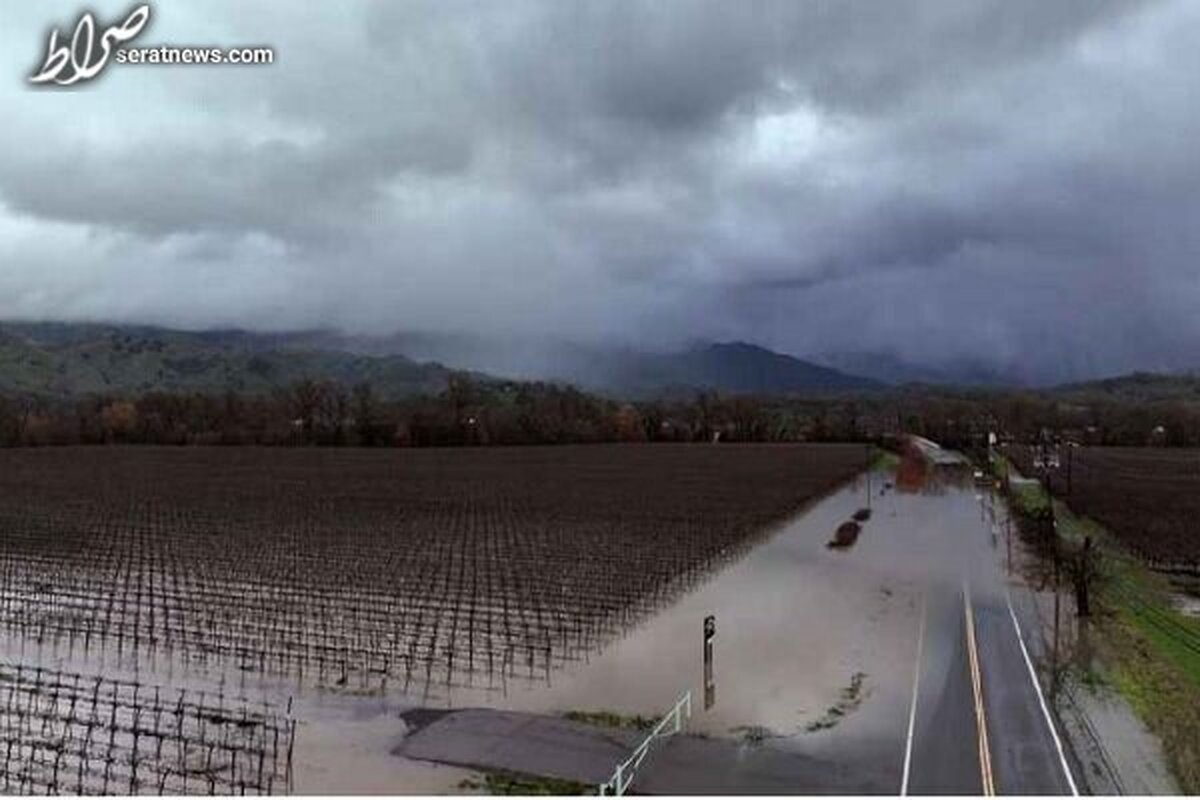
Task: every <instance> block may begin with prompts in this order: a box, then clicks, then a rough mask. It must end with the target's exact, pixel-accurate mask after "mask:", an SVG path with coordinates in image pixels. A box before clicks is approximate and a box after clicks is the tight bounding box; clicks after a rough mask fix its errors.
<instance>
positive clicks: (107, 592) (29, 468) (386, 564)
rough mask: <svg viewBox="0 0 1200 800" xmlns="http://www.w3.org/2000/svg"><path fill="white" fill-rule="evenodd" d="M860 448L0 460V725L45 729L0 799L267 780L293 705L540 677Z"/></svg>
mask: <svg viewBox="0 0 1200 800" xmlns="http://www.w3.org/2000/svg"><path fill="white" fill-rule="evenodd" d="M866 457H867V453H866V451H865V450H864V448H862V447H859V446H837V445H831V446H782V445H781V446H719V447H709V446H704V447H700V446H662V447H657V446H642V447H636V446H634V447H622V446H592V447H558V448H520V449H502V448H493V449H472V450H468V449H462V450H438V451H433V450H424V451H366V450H359V451H348V450H337V451H334V450H269V449H249V448H247V449H233V448H228V449H212V450H207V449H187V450H183V449H178V450H175V449H165V448H163V449H157V448H94V449H86V448H85V449H47V450H36V451H30V450H26V451H8V452H4V453H0V576H2V578H3V583H2V584H0V631H2V632H3V633H4V636H5V639H4V641H5V644H4V652H3V653H0V656H3V658H4V660H6V661H7V662H8V665H7V666H4V667H2V668H0V700H3V701H4V702H7V703H9V705H7V706H3V707H0V714H2V715H7V716H5V719H6V720H9V721H12V720H15V722H13V724H12V725H10V726H9V728H8V730H13V731H20V730H21V725H26V726H29V725H34V724H35V723H36V724H39V725H40V724H41V723H37V720H39V719H43V718H44V719H46V720H52V721H53V724H50V723H47V724H50V727H49V728H45V729H46V730H47V731H49V733H48V734H47V736H49V739H48V740H47V741H46V742H45V744H44V746H43V745H42V744H39V742H41V740H40V739H35V738H30V736H29V735H28V734H27V733H24V734H23V733H18V734H16V736H17V738H18V739H20V740H21V741H23V742H26V744H24V745H21V746H17V747H16V748H15V749H14V748H13V746H11V745H10V747H9V750H8V751H7V760H6V761H5V767H4V772H5V778H4V779H5V780H9V781H13V780H16V781H17V783H16V784H12V783H9V784H6V787H7V788H8V789H10V790H12V791H21V792H29V791H34V792H38V791H46V790H47V789H51V790H55V789H57V790H59V791H67V792H80V793H90V792H95V791H101V792H102V791H120V792H125V791H130V792H156V791H167V792H202V793H203V792H218V793H222V792H241V791H250V792H272V791H282V790H284V789H285V788H287V786H288V784H289V782H290V781H289V779H290V764H291V759H290V757H286V758H284V759H282V760H281V757H280V753H281V752H284V753H287V754H288V756H290V753H291V746H292V743H291V724H292V723H293V722H294V721H295V720H294V719H292V720H289V718H288V717H289V714H288V712H289V711H290V710H291V708H290V706H291V703H290V700H285V699H284V698H286V697H287V695H288V694H291V693H295V694H297V695H302V694H305V693H310V694H311V693H313V692H314V691H315V692H316V693H318V694H320V692H322V691H327V692H329V693H331V694H334V695H346V694H355V695H360V696H362V695H365V696H373V697H390V696H402V697H405V698H415V699H416V700H414V702H416V701H417V700H419V701H423V702H430V701H433V700H436V699H438V698H441V699H442V700H443V701H446V699H447V698H448V697H449V696H450V694H451V693H452V692H454V691H457V690H462V689H466V690H469V691H470V692H471V693H475V692H481V693H483V694H484V695H485V696H486V695H488V694H495V695H498V696H504V695H505V694H506V693H507V692H508V691H509V690H510V685H511V684H513V683H514V682H535V683H537V682H541V683H546V682H549V681H550V680H551V676H552V674H553V673H554V672H555V671H556V670H558V669H560V668H562V667H563V666H564V665H568V664H570V663H573V662H577V661H580V660H586V659H588V658H590V657H591V656H592V654H595V653H598V652H599V651H600V650H601V649H602V647H603V646H604V645H606V644H607V643H610V642H613V641H616V640H618V639H620V638H621V636H622V635H623V633H624V632H625V631H627V630H629V629H630V628H631V627H632V626H634V625H636V624H638V623H639V622H640V621H642V620H644V619H646V618H648V617H650V616H652V615H653V613H654V612H655V611H657V610H658V609H661V608H663V607H665V606H666V605H668V604H670V603H672V602H674V601H675V600H676V599H677V598H679V597H680V596H681V595H682V594H683V593H684V592H685V591H686V590H687V589H689V588H690V587H692V586H694V585H695V584H696V582H698V581H700V580H702V579H704V578H705V577H706V576H708V575H709V574H711V572H712V571H713V570H715V569H717V568H719V567H721V566H723V565H726V564H728V563H730V562H732V561H733V560H735V559H736V558H738V557H739V556H740V555H741V554H743V553H744V552H745V551H746V550H747V549H748V548H749V547H750V546H752V545H753V544H754V543H755V542H757V541H759V540H760V539H761V537H763V536H764V535H766V534H767V533H768V532H769V531H770V530H771V529H772V527H773V526H776V525H778V524H779V523H781V522H782V521H784V520H786V519H787V518H789V517H790V516H792V515H794V514H795V513H796V512H797V511H798V510H799V509H800V508H801V507H803V506H804V504H805V503H806V502H808V501H809V500H811V499H812V498H814V497H816V496H818V495H820V494H822V493H824V492H826V491H827V490H829V489H831V488H832V487H834V486H835V485H837V484H839V483H840V482H842V481H844V480H845V479H847V478H848V477H849V476H851V475H852V474H854V473H855V472H858V471H859V470H861V469H862V467H863V466H864V462H865V459H866ZM39 670H41V671H39ZM89 670H90V671H89ZM116 673H120V674H123V675H128V676H129V679H128V681H125V682H122V681H121V680H115V679H113V678H112V677H111V676H112V675H113V674H116ZM14 676H16V677H14ZM31 676H36V677H31ZM230 685H233V686H235V687H236V689H237V693H238V694H244V695H246V696H251V697H254V696H257V695H255V692H257V691H259V690H260V689H263V690H264V693H262V696H261V698H260V699H257V700H243V701H240V705H239V704H237V703H232V702H227V701H226V700H225V699H224V694H223V692H224V688H222V689H215V688H213V687H216V686H220V687H226V686H230ZM204 687H208V688H207V689H205V688H204ZM266 687H269V688H270V690H271V691H270V692H269V693H266V692H265V688H266ZM4 692H7V693H8V694H7V695H5V694H4ZM199 692H207V693H206V694H203V695H202V694H198V693H199ZM268 694H269V697H270V699H267V698H268ZM218 697H219V698H222V699H220V700H217V699H216V698H218ZM4 698H7V700H5V699H4ZM213 702H216V703H217V706H216V708H217V710H216V711H210V710H209V705H210V704H211V703H213ZM285 703H286V705H285ZM64 708H68V709H69V711H68V712H63V709H64ZM14 714H15V715H16V716H15V717H14V716H13V715H14ZM39 714H40V715H41V716H40V717H39V716H38V715H39ZM106 715H107V716H106ZM206 720H207V722H206ZM214 720H229V721H230V724H231V725H232V727H231V728H229V727H228V726H226V728H228V730H224V729H223V728H222V726H221V725H220V724H218V723H217V722H215V721H214ZM303 722H304V720H301V731H300V733H298V734H297V736H298V737H299V738H300V739H302V738H303V737H304V736H305V735H306V732H305V731H304V725H303ZM55 725H57V726H58V728H54V726H55ZM197 725H199V726H200V727H197ZM43 727H44V726H43ZM39 730H42V728H39ZM229 731H232V732H233V733H229ZM281 733H282V735H283V737H284V739H283V741H282V742H280V741H278V737H279V735H280V734H281ZM234 734H236V735H234ZM312 735H315V736H318V735H319V734H316V733H314V734H312ZM230 736H233V737H234V738H232V739H231V738H230ZM268 739H269V743H268V741H267V740H268ZM302 744H303V743H302V741H299V742H297V746H302ZM205 748H209V750H207V751H206V749H205ZM52 753H57V754H58V755H54V756H51V755H50V754H52ZM213 754H215V755H213ZM222 754H223V755H222ZM217 756H220V758H218V759H217V761H215V762H214V761H212V760H211V759H212V758H215V757H217ZM64 759H65V760H64ZM197 759H202V760H203V759H208V760H205V761H204V763H202V764H199V765H198V764H197V763H196V760H197ZM301 788H303V787H301Z"/></svg>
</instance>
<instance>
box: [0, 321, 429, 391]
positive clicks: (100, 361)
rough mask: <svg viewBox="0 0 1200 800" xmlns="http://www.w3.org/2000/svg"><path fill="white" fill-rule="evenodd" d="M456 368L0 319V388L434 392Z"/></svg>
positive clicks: (226, 336) (232, 338) (207, 336)
mask: <svg viewBox="0 0 1200 800" xmlns="http://www.w3.org/2000/svg"><path fill="white" fill-rule="evenodd" d="M449 374H450V370H449V369H448V368H446V367H444V366H442V365H440V364H421V363H417V362H415V361H412V360H411V359H408V358H406V357H404V356H401V355H388V356H378V357H372V356H363V355H356V354H353V353H345V352H335V351H327V350H302V349H289V348H286V347H282V348H273V347H271V346H269V345H268V344H266V343H264V342H260V341H257V340H255V339H254V336H253V335H252V334H242V333H238V332H217V333H187V332H180V331H169V330H162V329H155V328H140V327H139V328H125V327H111V326H93V325H87V326H70V325H13V324H8V325H0V392H4V393H18V394H34V395H44V396H53V397H70V396H77V395H87V394H96V393H121V392H143V391H152V390H165V391H204V392H221V391H226V390H229V391H235V392H244V393H251V394H256V393H264V392H270V391H272V390H274V389H277V388H281V387H284V386H288V385H290V384H293V383H295V382H297V381H300V380H303V379H305V378H312V379H316V380H332V381H335V382H337V383H339V384H343V385H346V386H350V385H353V384H356V383H359V382H362V381H369V382H370V383H371V384H372V386H373V387H374V388H375V390H376V392H377V393H378V394H379V395H380V396H381V397H385V398H390V399H394V398H398V397H405V396H409V395H414V394H419V393H436V392H439V391H441V390H442V389H443V388H444V387H445V385H446V381H447V378H448V376H449Z"/></svg>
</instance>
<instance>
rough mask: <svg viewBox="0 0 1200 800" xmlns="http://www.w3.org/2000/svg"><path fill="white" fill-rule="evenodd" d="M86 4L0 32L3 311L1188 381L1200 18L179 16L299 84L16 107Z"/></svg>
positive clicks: (172, 24) (608, 8) (178, 12)
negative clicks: (264, 55)
mask: <svg viewBox="0 0 1200 800" xmlns="http://www.w3.org/2000/svg"><path fill="white" fill-rule="evenodd" d="M123 10H124V6H123V5H106V6H102V7H100V8H98V9H97V11H98V13H99V15H100V17H101V18H106V19H115V18H116V17H117V16H118V15H119V14H120V13H121V12H122V11H123ZM77 13H78V10H77V9H76V8H75V7H74V6H73V5H70V4H67V3H45V4H37V5H35V6H29V5H26V6H24V7H22V8H20V9H19V10H17V9H13V10H8V11H6V12H5V20H4V25H3V26H2V27H0V54H2V55H0V64H2V74H4V75H7V76H9V77H8V78H7V79H6V82H5V81H0V105H2V107H3V108H4V109H5V110H6V111H8V112H9V113H8V114H6V124H5V129H4V134H3V136H4V144H5V146H4V147H3V148H0V264H2V265H3V268H2V269H0V316H3V317H25V318H29V317H55V318H106V319H121V320H137V321H150V322H160V323H168V324H183V325H189V326H205V325H217V324H220V325H229V324H233V325H241V326H246V327H257V328H286V327H295V326H313V325H336V326H340V327H343V328H346V329H349V330H354V331H370V332H387V331H392V330H400V329H404V330H413V329H423V330H467V331H474V332H478V333H483V334H485V335H497V334H505V335H510V334H511V335H516V336H536V337H555V338H558V337H563V338H573V339H579V340H587V341H612V342H618V343H621V344H631V343H641V344H643V345H650V346H668V345H670V344H673V343H677V342H680V341H685V340H690V339H695V338H703V337H721V338H732V337H737V338H744V339H751V340H757V341H761V342H763V343H765V344H768V345H772V346H775V347H778V348H781V349H784V350H788V351H791V352H797V353H819V352H830V351H842V350H871V349H878V350H886V351H892V352H895V353H897V354H898V355H901V356H903V357H906V358H910V359H920V360H927V361H931V362H934V363H937V362H946V361H949V360H953V359H975V360H979V361H983V362H989V361H990V362H996V363H1001V362H1003V363H1020V364H1022V365H1023V367H1024V368H1026V369H1028V370H1029V372H1030V374H1031V375H1037V376H1046V375H1064V376H1068V375H1069V376H1074V375H1078V374H1083V373H1100V372H1112V371H1118V370H1124V369H1131V368H1135V367H1166V366H1174V367H1177V366H1181V365H1185V364H1191V365H1200V357H1197V356H1194V355H1193V354H1195V353H1200V350H1198V349H1197V345H1200V322H1198V321H1197V320H1198V318H1200V315H1197V314H1196V313H1195V309H1196V308H1197V307H1200V306H1198V303H1200V270H1198V268H1197V266H1196V264H1197V258H1196V256H1197V254H1198V249H1200V240H1198V239H1197V236H1198V234H1196V233H1194V232H1193V229H1194V227H1195V226H1194V225H1193V224H1192V220H1194V219H1195V218H1196V215H1197V213H1198V212H1200V192H1198V190H1197V186H1198V185H1200V184H1198V183H1197V179H1198V178H1200V175H1198V174H1197V173H1198V160H1197V158H1196V156H1195V155H1194V151H1195V146H1194V142H1195V141H1196V140H1197V135H1198V134H1200V111H1197V108H1200V105H1198V104H1197V103H1196V102H1195V100H1196V96H1197V89H1198V88H1200V86H1198V83H1197V78H1196V76H1197V75H1198V74H1200V71H1198V69H1197V68H1198V67H1200V63H1198V62H1200V54H1197V52H1196V49H1195V47H1194V41H1195V34H1196V33H1197V32H1198V31H1200V7H1197V6H1196V5H1195V4H1193V3H1190V2H1187V0H1175V2H1146V3H1131V2H1056V3H1045V2H1040V0H1021V1H1020V2H1016V1H1015V0H989V1H987V2H985V1H984V0H977V1H976V2H971V3H955V2H948V1H946V0H928V1H920V0H912V1H911V2H904V3H899V4H889V5H887V6H886V7H885V6H881V5H880V4H877V3H867V2H817V1H816V0H810V1H809V2H790V1H789V2H777V3H776V2H770V3H768V2H758V1H755V2H748V3H725V2H681V1H680V0H655V1H654V2H645V3H634V2H623V3H611V2H581V1H580V2H576V1H574V0H572V2H537V3H534V2H505V3H483V2H477V3H467V2H454V1H450V2H446V1H445V0H439V1H438V2H428V3H418V2H407V3H378V4H374V3H370V4H368V3H363V2H356V3H348V4H339V5H337V6H332V5H330V6H320V7H317V8H316V9H312V10H307V11H305V12H304V13H303V14H300V13H299V12H298V11H297V10H296V9H294V7H292V6H290V5H285V4H283V3H282V2H261V3H256V2H225V3H211V4H210V3H205V4H203V5H201V4H192V5H187V6H184V5H181V4H170V5H168V4H158V5H156V6H154V17H153V24H152V27H151V28H150V29H149V30H148V31H147V32H146V34H144V36H143V40H144V41H139V42H138V44H157V43H171V44H176V43H178V44H191V43H199V44H242V43H252V44H261V43H267V44H271V45H273V46H275V47H276V49H277V53H278V59H277V63H276V64H274V65H273V66H270V67H262V68H215V67H213V68H200V67H190V68H185V67H179V68H167V67H155V68H150V67H134V66H114V67H111V68H110V69H109V71H108V74H106V75H104V76H103V77H102V78H101V79H100V80H98V81H97V82H96V84H95V85H94V86H90V87H88V88H86V89H81V90H78V91H70V92H55V91H37V90H33V89H30V88H28V87H27V86H26V85H25V84H24V82H23V76H24V75H25V74H27V73H28V71H29V70H30V68H31V66H32V65H33V64H34V63H35V62H36V61H37V60H38V57H39V55H40V53H39V48H40V47H41V46H42V41H43V39H42V37H43V36H44V33H45V31H46V26H47V25H48V24H51V23H55V24H58V25H59V26H61V27H66V26H67V25H68V24H70V23H71V22H72V21H73V19H74V17H75V15H76V14H77Z"/></svg>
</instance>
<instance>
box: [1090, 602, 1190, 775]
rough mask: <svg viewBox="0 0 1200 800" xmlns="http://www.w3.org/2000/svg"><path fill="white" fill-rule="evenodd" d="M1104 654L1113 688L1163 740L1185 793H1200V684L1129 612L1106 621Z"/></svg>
mask: <svg viewBox="0 0 1200 800" xmlns="http://www.w3.org/2000/svg"><path fill="white" fill-rule="evenodd" d="M1103 634H1104V635H1103V639H1102V647H1103V655H1102V658H1103V659H1104V661H1106V662H1107V663H1108V664H1109V665H1110V666H1109V669H1108V671H1107V675H1108V677H1109V679H1110V680H1111V683H1112V685H1113V687H1114V688H1115V689H1116V690H1117V691H1118V692H1119V693H1120V694H1121V695H1122V696H1123V697H1125V698H1126V699H1127V700H1128V701H1129V703H1130V704H1131V705H1132V706H1133V708H1134V710H1135V711H1136V712H1137V714H1138V716H1140V717H1141V718H1142V719H1143V720H1144V721H1145V723H1146V725H1147V726H1149V728H1150V730H1152V731H1153V732H1154V733H1155V734H1156V735H1157V736H1158V738H1159V739H1160V740H1161V741H1162V744H1163V749H1164V750H1165V751H1166V754H1167V760H1168V762H1169V765H1170V768H1171V772H1172V773H1173V774H1174V775H1175V779H1176V780H1178V781H1179V785H1180V788H1181V789H1182V790H1183V791H1184V793H1186V794H1196V793H1197V792H1200V719H1198V717H1197V713H1196V710H1197V709H1200V682H1198V681H1197V680H1196V676H1195V675H1194V674H1192V675H1190V676H1189V675H1188V674H1187V673H1186V672H1185V671H1183V670H1181V669H1180V668H1179V667H1178V666H1177V665H1176V663H1175V661H1174V660H1173V659H1172V658H1170V657H1166V655H1165V652H1164V650H1163V643H1162V642H1161V641H1160V640H1157V638H1156V637H1154V636H1153V635H1149V634H1148V633H1147V631H1146V628H1145V627H1144V625H1143V624H1140V623H1139V622H1138V621H1137V619H1136V617H1135V616H1133V615H1130V614H1128V613H1127V612H1126V611H1124V610H1122V612H1120V613H1118V614H1117V615H1116V616H1114V617H1112V618H1111V619H1109V620H1106V621H1105V624H1104V625H1103Z"/></svg>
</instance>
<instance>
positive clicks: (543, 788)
mask: <svg viewBox="0 0 1200 800" xmlns="http://www.w3.org/2000/svg"><path fill="white" fill-rule="evenodd" d="M482 778H483V780H482V781H480V780H475V779H472V778H467V779H466V780H463V781H460V782H459V784H458V788H459V789H466V790H469V791H479V790H482V791H484V792H486V793H487V794H496V795H520V796H526V797H527V796H530V795H539V796H544V795H556V796H560V797H561V796H564V795H582V794H594V793H595V791H596V787H595V786H592V785H590V784H586V783H579V782H578V781H568V780H562V779H559V778H542V777H538V776H537V775H526V774H523V773H519V772H505V771H496V772H485V773H484V774H483V776H482Z"/></svg>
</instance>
